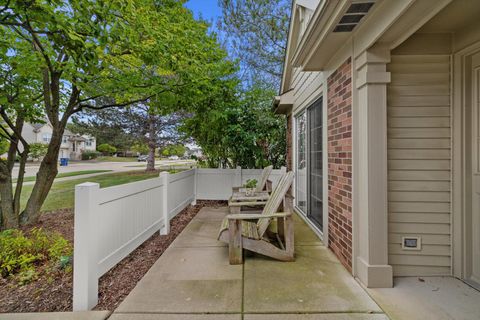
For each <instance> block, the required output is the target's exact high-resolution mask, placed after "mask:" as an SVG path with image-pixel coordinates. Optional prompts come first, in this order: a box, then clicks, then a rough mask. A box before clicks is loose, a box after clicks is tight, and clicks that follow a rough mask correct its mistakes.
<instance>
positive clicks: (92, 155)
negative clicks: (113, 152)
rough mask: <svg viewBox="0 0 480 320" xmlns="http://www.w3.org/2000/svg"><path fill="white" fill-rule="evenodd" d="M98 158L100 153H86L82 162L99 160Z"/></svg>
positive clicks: (83, 154)
mask: <svg viewBox="0 0 480 320" xmlns="http://www.w3.org/2000/svg"><path fill="white" fill-rule="evenodd" d="M98 156H99V153H98V152H96V151H85V152H83V153H82V160H92V159H97V158H98Z"/></svg>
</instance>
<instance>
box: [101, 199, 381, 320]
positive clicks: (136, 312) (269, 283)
mask: <svg viewBox="0 0 480 320" xmlns="http://www.w3.org/2000/svg"><path fill="white" fill-rule="evenodd" d="M226 214H227V208H219V209H212V208H204V209H202V210H201V211H200V212H199V214H198V215H197V216H196V217H195V218H194V219H193V220H192V222H190V224H189V225H188V226H187V227H186V228H185V230H184V231H183V232H182V233H181V234H180V235H179V237H178V238H177V239H176V240H175V241H174V242H173V243H172V245H171V246H170V247H169V248H168V249H167V250H166V251H165V253H164V254H163V255H162V256H161V257H160V259H159V260H158V261H157V262H156V263H155V264H154V265H153V267H152V268H151V269H150V270H149V272H148V273H147V274H146V275H145V276H144V278H143V279H142V280H141V281H140V282H139V283H138V284H137V286H136V287H135V289H134V290H133V291H132V292H131V293H130V294H129V295H128V297H127V298H126V299H125V301H124V302H123V303H122V304H120V306H119V307H118V308H117V310H115V311H114V313H113V314H112V315H111V317H110V318H109V319H111V320H126V319H132V320H136V319H138V320H140V319H142V320H153V319H158V320H161V319H169V320H176V319H190V320H197V319H227V320H228V319H232V320H233V319H235V320H240V319H247V320H255V319H267V320H268V319H272V320H273V319H280V320H282V319H304V320H323V319H365V320H366V319H372V320H384V319H388V318H387V316H386V315H385V314H384V313H383V311H382V310H381V309H380V308H379V307H378V305H377V304H376V303H375V302H374V301H373V300H372V299H371V298H370V297H369V295H368V294H367V293H366V292H365V291H364V290H363V289H362V287H361V286H360V285H359V284H358V283H357V282H356V281H355V279H353V278H352V277H351V275H350V274H349V273H348V272H347V271H346V270H345V269H344V268H343V266H342V265H341V264H340V263H339V262H338V260H337V259H336V258H335V256H334V255H333V254H332V253H331V252H330V251H329V250H328V249H327V248H325V246H324V245H323V244H322V243H321V242H320V241H319V239H318V237H317V236H316V235H315V234H314V233H313V232H312V231H311V230H310V228H309V227H308V226H307V225H306V224H305V223H304V222H303V221H302V220H301V219H299V218H298V217H296V220H295V244H296V246H295V250H296V261H295V262H278V261H274V260H271V259H269V258H266V257H262V256H260V255H253V254H250V255H247V256H246V259H245V263H244V264H243V265H236V266H231V265H229V263H228V248H227V246H226V245H225V244H223V243H221V242H218V241H217V240H216V236H217V232H218V228H219V225H220V222H221V220H222V219H223V217H224V216H225V215H226Z"/></svg>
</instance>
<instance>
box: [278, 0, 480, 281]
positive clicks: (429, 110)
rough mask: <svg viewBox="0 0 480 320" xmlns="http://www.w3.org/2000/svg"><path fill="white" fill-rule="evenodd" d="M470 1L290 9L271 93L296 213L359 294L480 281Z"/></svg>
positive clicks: (476, 66) (336, 2)
mask: <svg viewBox="0 0 480 320" xmlns="http://www.w3.org/2000/svg"><path fill="white" fill-rule="evenodd" d="M479 16H480V1H471V0H398V1H389V0H377V1H372V0H359V1H357V0H296V1H294V3H293V11H292V17H291V24H290V31H289V36H288V46H287V52H286V58H285V66H284V72H283V78H282V83H281V89H280V95H279V96H278V97H276V98H275V103H274V109H275V110H276V112H277V113H280V114H285V115H286V116H287V121H288V137H287V140H288V166H289V168H291V169H292V170H294V171H295V174H296V178H295V183H294V188H293V192H294V195H295V209H296V211H298V213H300V215H301V216H302V217H304V219H305V220H306V221H307V222H308V224H309V225H310V226H311V228H312V229H314V230H315V231H316V232H317V234H319V235H320V236H321V237H322V238H323V241H324V242H325V244H326V245H328V247H329V248H330V249H331V250H332V251H333V252H334V253H335V255H336V256H337V257H338V258H339V259H340V261H341V262H342V264H343V265H344V266H345V268H347V269H348V270H349V271H350V272H351V274H352V275H353V276H355V277H357V278H358V279H359V280H360V281H361V282H362V283H363V284H364V285H365V286H367V287H391V286H392V285H393V280H392V279H393V277H394V276H430V275H432V276H433V275H439V276H453V277H456V278H459V279H462V280H463V281H465V282H467V283H469V284H471V285H472V286H476V287H477V288H479V286H480V187H479V186H480V175H479V172H480V138H479V137H480V133H479V132H480V19H478V17H479Z"/></svg>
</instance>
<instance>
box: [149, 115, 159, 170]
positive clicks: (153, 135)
mask: <svg viewBox="0 0 480 320" xmlns="http://www.w3.org/2000/svg"><path fill="white" fill-rule="evenodd" d="M149 111H150V110H149ZM156 120H157V119H156V117H155V115H154V114H153V113H152V112H149V113H148V158H147V171H155V148H156V146H157V139H156V138H157V137H156V128H155V121H156Z"/></svg>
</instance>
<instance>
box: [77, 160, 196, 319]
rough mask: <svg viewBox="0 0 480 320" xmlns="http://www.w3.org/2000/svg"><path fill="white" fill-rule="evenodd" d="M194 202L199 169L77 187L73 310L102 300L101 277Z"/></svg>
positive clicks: (161, 230) (162, 229) (165, 227)
mask: <svg viewBox="0 0 480 320" xmlns="http://www.w3.org/2000/svg"><path fill="white" fill-rule="evenodd" d="M194 202H195V169H193V170H189V171H184V172H181V173H178V174H172V175H170V174H168V173H167V172H162V173H161V174H160V177H159V178H155V179H149V180H145V181H140V182H134V183H128V184H124V185H120V186H115V187H110V188H103V189H100V186H99V184H98V183H89V182H87V183H83V184H80V185H77V186H76V187H75V229H74V230H75V236H74V249H75V250H74V277H73V309H74V310H75V311H77V310H78V311H80V310H90V309H91V308H93V307H94V306H95V305H96V304H97V301H98V279H99V278H100V277H101V276H102V275H103V274H105V273H106V272H107V271H108V270H110V269H111V268H112V267H114V266H115V265H116V264H117V263H118V262H120V261H121V260H122V259H123V258H125V257H126V256H128V254H130V252H132V251H133V250H135V249H136V248H137V247H138V246H139V245H141V244H142V243H143V242H144V241H145V240H147V239H148V238H149V237H150V236H152V235H153V234H154V233H155V232H157V231H159V230H160V232H161V234H167V233H168V232H169V227H170V219H172V218H173V217H174V216H175V215H176V214H177V213H179V212H180V211H182V210H183V209H184V208H185V207H187V206H188V205H189V204H190V203H194Z"/></svg>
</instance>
